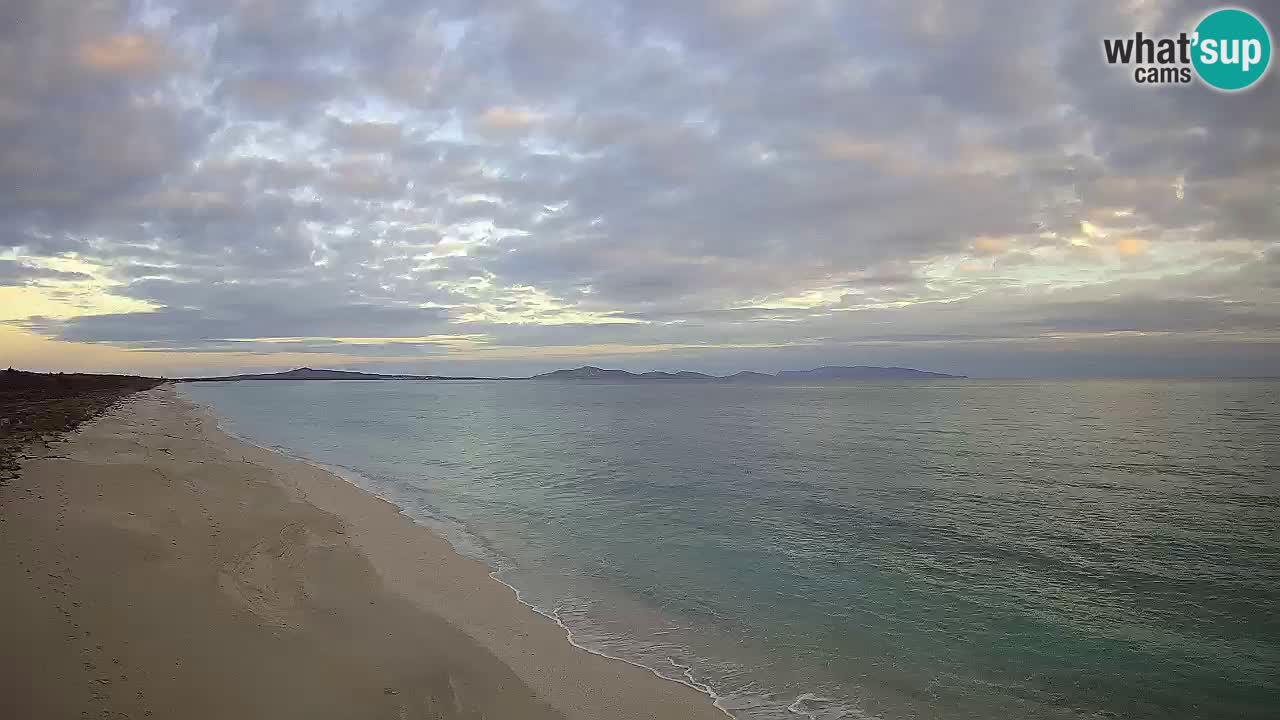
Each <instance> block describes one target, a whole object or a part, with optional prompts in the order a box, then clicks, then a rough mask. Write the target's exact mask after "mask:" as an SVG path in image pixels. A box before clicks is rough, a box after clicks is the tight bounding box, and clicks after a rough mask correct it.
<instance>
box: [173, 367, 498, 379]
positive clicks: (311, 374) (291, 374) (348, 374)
mask: <svg viewBox="0 0 1280 720" xmlns="http://www.w3.org/2000/svg"><path fill="white" fill-rule="evenodd" d="M492 379H494V378H480V377H450V376H445V375H380V374H378V373H363V372H356V371H354V370H314V369H312V368H309V367H300V368H294V369H293V370H285V371H284V372H275V373H252V374H246V375H224V376H221V377H202V378H183V379H182V380H181V381H180V382H230V381H236V380H492Z"/></svg>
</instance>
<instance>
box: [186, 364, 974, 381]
mask: <svg viewBox="0 0 1280 720" xmlns="http://www.w3.org/2000/svg"><path fill="white" fill-rule="evenodd" d="M964 377H965V376H964V375H948V374H946V373H936V372H926V371H924V370H914V369H912V368H903V367H875V366H869V365H857V366H853V367H838V366H832V365H828V366H825V367H820V368H814V369H813V370H783V371H782V372H779V373H778V374H776V375H769V374H767V373H761V372H752V371H750V370H743V371H741V372H738V373H734V374H733V375H724V376H719V375H708V374H706V373H700V372H693V371H690V370H681V371H679V372H663V371H658V370H654V371H650V372H644V373H633V372H629V371H627V370H607V369H605V368H598V367H595V366H593V365H583V366H582V367H578V368H572V369H566V370H555V371H553V372H548V373H542V374H541V375H534V376H533V377H530V378H505V377H504V378H487V377H475V376H450V375H382V374H378V373H364V372H357V371H354V370H322V369H321V370H317V369H313V368H309V367H300V368H294V369H293V370H285V371H284V372H274V373H249V374H243V375H223V376H219V377H199V378H182V379H180V380H179V381H178V382H234V381H240V380H252V381H258V380H264V381H265V380H589V381H601V380H608V381H614V382H646V381H650V382H651V381H676V382H698V381H701V382H756V383H768V382H775V383H776V382H795V381H804V380H845V381H857V380H933V379H958V378H964Z"/></svg>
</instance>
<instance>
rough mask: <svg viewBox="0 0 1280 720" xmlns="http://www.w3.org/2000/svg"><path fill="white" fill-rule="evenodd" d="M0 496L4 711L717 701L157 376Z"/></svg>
mask: <svg viewBox="0 0 1280 720" xmlns="http://www.w3.org/2000/svg"><path fill="white" fill-rule="evenodd" d="M0 503H2V504H3V523H0V545H3V546H4V550H5V551H4V558H3V560H0V576H3V577H7V578H8V580H7V581H6V584H7V585H8V586H9V587H10V588H12V592H8V593H7V594H6V597H5V598H3V599H2V600H0V627H3V630H4V632H3V638H4V639H5V642H4V643H0V645H3V646H4V647H5V648H7V649H6V650H0V673H2V674H3V675H4V679H3V680H2V681H0V689H3V698H0V710H4V711H6V712H0V714H6V713H7V714H8V715H9V716H12V717H28V716H38V717H54V718H56V717H80V716H81V714H82V713H89V712H99V713H104V714H108V713H114V714H113V715H112V716H113V717H114V716H130V717H150V716H153V715H154V716H156V717H173V716H182V717H192V718H202V717H208V718H215V717H230V716H242V717H262V716H271V717H309V718H312V717H335V718H336V717H351V716H353V715H354V716H361V717H389V718H390V717H395V718H399V717H438V718H480V717H489V718H506V717H511V718H530V719H531V720H532V719H533V718H545V719H546V720H552V719H554V718H566V719H574V718H583V719H586V718H605V717H609V718H620V719H635V720H640V719H642V718H653V719H654V720H657V719H658V718H692V719H695V720H696V719H697V718H720V719H723V718H724V717H726V715H727V713H726V712H724V711H723V710H721V709H720V708H718V707H716V706H714V705H713V704H712V701H713V695H711V694H710V693H708V692H706V691H703V690H702V689H700V688H698V687H696V686H695V685H692V684H689V683H685V682H682V681H680V680H678V679H673V678H668V677H665V676H662V675H660V674H658V672H657V671H655V670H653V669H650V668H646V667H643V666H640V665H638V664H635V663H632V662H630V661H628V660H625V659H614V658H610V657H609V656H607V655H604V654H603V653H598V652H596V651H593V650H591V649H589V648H582V647H581V646H579V645H577V644H576V643H574V642H573V639H572V635H571V633H569V632H568V630H567V629H566V628H565V627H564V625H563V624H562V623H560V622H558V621H557V619H556V618H553V617H549V616H547V615H544V614H542V613H540V612H538V611H536V610H535V609H534V608H532V607H531V606H529V605H527V604H525V603H523V602H522V601H521V600H520V598H519V592H518V591H517V590H516V589H515V588H513V587H511V586H510V585H507V584H506V583H504V582H502V581H501V580H500V579H498V578H496V577H493V572H494V570H493V569H492V568H491V567H489V566H488V565H486V564H484V563H482V562H480V561H478V560H474V559H472V558H468V557H466V556H464V555H461V554H459V553H458V551H457V550H456V549H455V548H454V547H453V546H452V545H451V544H450V543H449V542H448V540H447V539H445V538H443V537H440V536H439V535H437V534H435V533H434V532H432V531H431V530H430V529H429V528H427V527H424V526H422V525H419V524H418V523H415V522H414V521H413V520H412V519H411V518H409V517H408V516H407V515H405V514H404V513H402V512H401V511H400V509H399V508H398V507H396V506H394V505H393V504H391V503H389V502H387V501H385V500H383V499H381V498H378V497H377V496H375V495H373V494H372V493H370V492H368V491H366V490H364V489H362V488H360V487H357V486H356V485H355V484H353V483H351V482H349V481H347V480H345V479H343V478H341V477H339V476H337V475H335V474H333V473H332V472H329V471H328V470H325V469H324V468H321V467H318V466H316V465H314V464H311V463H309V462H307V461H305V460H303V459H300V458H295V457H293V456H289V455H285V454H282V453H279V452H277V451H274V450H271V449H267V448H263V447H260V446H257V445H254V444H252V443H250V442H249V441H247V440H244V439H240V438H235V437H233V436H231V435H229V434H227V433H226V432H224V431H222V430H221V429H220V428H219V427H218V425H217V421H216V416H214V415H213V414H212V413H211V412H209V411H208V410H207V409H203V408H199V407H197V406H196V405H195V404H193V403H192V402H191V401H190V400H188V399H187V398H185V397H183V396H182V394H181V393H179V392H177V391H176V390H175V389H174V388H173V387H162V388H157V389H155V390H150V391H146V392H143V393H139V394H137V395H134V396H132V397H131V398H129V399H128V400H126V401H125V402H124V403H123V404H121V405H120V406H117V407H116V408H114V409H113V410H111V411H110V412H108V413H106V414H104V415H102V416H100V417H99V418H97V419H95V420H93V421H90V422H88V423H85V424H84V425H83V426H81V428H79V429H78V430H77V431H76V432H74V433H72V434H70V435H68V437H67V438H66V439H65V441H63V442H61V443H58V444H56V445H54V446H52V447H51V448H49V449H48V450H45V451H43V452H39V453H37V454H36V455H35V456H34V457H32V458H30V459H28V460H27V461H26V462H25V463H24V464H23V467H22V471H21V474H20V475H19V477H18V478H17V479H16V480H15V481H13V482H12V483H11V484H10V485H8V486H5V487H3V488H0ZM495 581H496V582H495ZM584 650H585V652H584ZM615 660H620V661H615Z"/></svg>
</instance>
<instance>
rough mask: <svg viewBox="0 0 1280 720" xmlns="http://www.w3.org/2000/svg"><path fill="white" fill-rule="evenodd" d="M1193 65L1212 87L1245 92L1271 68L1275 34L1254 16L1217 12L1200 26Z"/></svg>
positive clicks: (1222, 10) (1212, 13) (1225, 9)
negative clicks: (1272, 40)
mask: <svg viewBox="0 0 1280 720" xmlns="http://www.w3.org/2000/svg"><path fill="white" fill-rule="evenodd" d="M1194 37H1195V39H1194V40H1193V41H1192V42H1193V43H1194V44H1195V49H1194V50H1193V51H1192V57H1191V63H1192V64H1193V65H1195V68H1196V73H1198V74H1199V75H1200V79H1201V80H1203V81H1205V82H1206V83H1208V84H1209V86H1210V87H1213V88H1216V89H1218V90H1226V91H1228V92H1231V91H1234V90H1243V89H1245V88H1247V87H1249V86H1250V85H1252V84H1254V83H1256V82H1258V81H1259V80H1261V79H1262V76H1263V75H1265V74H1266V73H1267V67H1268V66H1269V65H1270V64H1271V33H1269V32H1267V26H1266V25H1263V24H1262V21H1261V20H1259V19H1258V18H1256V17H1254V16H1253V14H1252V13H1249V12H1246V11H1244V10H1240V9H1237V8H1223V9H1221V10H1215V11H1213V12H1211V13H1209V14H1208V15H1206V16H1205V17H1204V19H1203V20H1201V21H1200V24H1199V25H1196V30H1195V36H1194Z"/></svg>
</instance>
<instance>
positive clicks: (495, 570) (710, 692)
mask: <svg viewBox="0 0 1280 720" xmlns="http://www.w3.org/2000/svg"><path fill="white" fill-rule="evenodd" d="M508 379H509V378H508ZM176 395H177V396H178V397H179V398H180V399H181V400H183V401H184V402H185V403H186V404H187V405H188V406H189V407H190V408H191V411H192V412H193V413H196V414H199V415H203V416H205V418H206V419H208V421H210V422H212V423H213V426H214V428H215V429H216V430H217V432H219V433H221V434H223V435H225V436H227V437H228V438H230V439H231V440H233V441H235V442H239V443H243V444H245V445H248V446H250V447H253V448H257V449H259V450H261V451H263V452H267V453H271V454H272V455H275V456H279V457H282V458H284V459H285V460H289V461H292V462H296V463H300V464H302V465H306V466H308V467H311V468H314V469H315V470H317V471H319V472H323V473H327V474H329V475H331V476H333V477H334V479H336V480H339V481H341V482H343V483H346V484H348V485H351V486H352V487H354V488H356V489H357V490H359V491H361V492H363V493H365V494H366V495H368V496H370V497H371V498H374V499H376V500H379V501H381V502H384V503H387V504H388V505H391V506H392V507H394V508H395V509H396V511H397V512H398V513H399V514H400V515H401V516H402V517H404V518H405V519H406V520H408V521H409V522H410V523H413V525H414V526H416V527H418V528H421V529H422V530H423V531H424V532H427V533H430V534H431V535H432V536H433V537H435V538H437V539H439V540H441V541H443V542H445V543H448V544H449V546H450V547H451V548H452V549H453V551H454V553H455V554H457V555H458V558H459V559H460V560H466V561H471V562H476V563H480V564H481V565H482V566H484V567H485V568H487V569H488V575H489V578H490V579H491V580H492V581H493V582H494V583H495V584H497V585H499V586H501V587H502V588H505V589H506V590H507V591H509V592H510V593H511V594H512V596H514V598H515V600H516V602H518V603H519V604H520V605H522V606H524V607H525V608H528V609H529V611H531V612H532V613H533V614H534V615H537V616H538V617H540V618H544V619H546V620H547V621H549V622H552V623H554V624H555V625H556V627H558V628H560V629H561V630H562V631H563V632H564V640H565V642H567V643H568V644H569V645H571V646H572V647H574V648H576V649H578V650H581V651H582V652H585V653H588V654H591V655H595V656H597V657H600V658H603V659H606V660H611V661H616V662H620V663H625V664H627V665H630V666H632V667H635V668H637V669H640V670H643V671H645V672H647V673H650V674H652V675H654V676H655V677H657V678H659V679H661V680H664V681H666V682H670V683H675V684H676V685H681V686H684V687H686V688H689V689H690V690H693V691H695V692H697V693H699V694H701V695H702V696H703V697H704V698H705V699H706V700H707V701H708V703H709V704H710V705H711V706H712V707H714V708H715V709H716V710H718V711H719V712H720V714H721V717H726V718H729V719H730V720H733V718H734V715H733V714H732V713H731V712H729V710H727V709H726V708H724V707H722V706H721V705H720V701H721V700H722V699H723V698H721V696H720V695H718V694H717V693H716V691H715V689H714V688H712V687H711V686H709V685H706V684H705V683H700V682H698V681H697V680H696V679H694V678H692V677H691V676H690V673H691V668H689V667H687V666H681V665H676V664H675V662H674V661H671V662H672V665H673V667H675V668H676V669H678V670H680V671H681V672H682V674H683V675H684V676H685V677H683V678H679V677H671V676H669V675H664V674H662V672H660V671H659V670H657V669H656V668H652V667H650V666H648V665H644V664H642V663H639V662H636V661H634V660H630V659H627V658H625V657H619V656H617V655H611V654H609V653H607V652H604V651H601V650H596V649H594V648H590V647H587V646H585V645H582V644H580V643H579V642H578V641H577V640H576V639H575V638H574V636H573V630H572V629H571V628H569V627H568V626H567V625H565V624H564V622H563V621H562V620H561V619H560V618H559V617H558V616H556V615H554V614H549V613H546V612H544V611H542V610H540V609H538V607H537V606H535V605H533V604H532V603H529V602H527V601H525V599H524V597H523V593H522V592H521V590H520V588H518V587H516V586H515V585H512V584H511V583H509V582H507V581H505V580H503V579H502V578H501V577H500V575H501V573H502V568H499V567H495V566H494V565H492V564H490V563H488V562H486V561H485V560H484V559H483V558H479V557H473V556H471V555H468V554H466V552H465V551H463V550H462V549H460V548H458V547H457V545H456V544H454V541H453V540H452V539H450V538H449V537H448V536H447V535H445V534H443V533H441V532H437V531H436V530H433V529H432V528H431V527H429V526H427V525H424V524H423V523H421V522H418V521H416V520H414V519H413V518H412V517H410V516H409V515H407V514H406V513H405V512H404V510H403V509H401V508H400V507H399V506H398V505H396V504H395V502H394V501H392V500H390V499H388V498H385V497H382V496H381V495H379V494H377V493H376V492H374V491H373V490H370V489H368V488H366V487H363V486H362V485H361V483H360V482H359V481H358V480H357V478H360V479H364V478H363V476H361V475H360V473H359V472H358V471H356V470H353V469H351V468H345V467H337V466H332V465H326V464H324V463H321V462H318V461H315V460H312V459H309V458H307V457H304V456H302V455H299V454H296V453H295V452H293V451H290V450H289V449H288V448H283V447H279V446H276V447H269V446H266V445H262V444H260V443H258V442H255V441H254V440H253V439H251V438H248V437H246V436H244V435H240V434H238V433H236V432H235V431H233V430H231V429H230V428H228V427H227V426H226V424H225V421H224V419H223V418H221V417H220V416H219V415H218V414H217V413H216V412H214V410H213V408H211V407H209V406H208V405H205V404H203V403H200V402H198V401H196V400H194V399H193V398H191V397H188V396H187V395H186V394H185V393H184V392H182V390H181V386H177V389H176ZM348 476H354V477H348ZM807 696H808V695H807V694H806V695H801V696H800V697H798V698H797V699H796V700H795V701H794V702H793V703H792V704H791V705H790V706H788V708H787V709H788V710H789V711H791V712H792V713H795V714H797V715H805V713H804V712H802V711H801V710H799V709H798V708H797V707H796V706H797V704H798V703H801V702H802V701H803V700H804V699H805V698H806V697H807Z"/></svg>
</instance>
